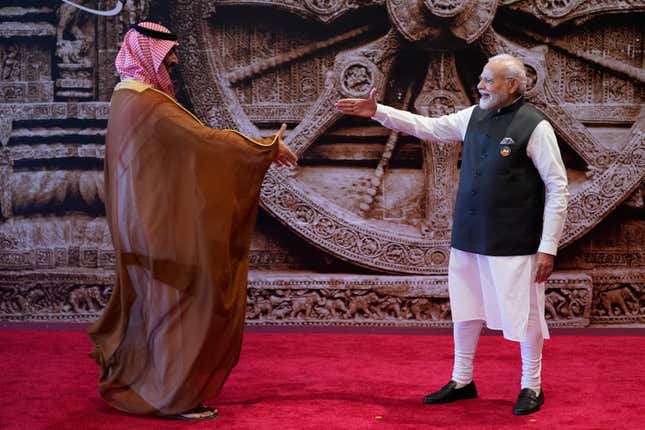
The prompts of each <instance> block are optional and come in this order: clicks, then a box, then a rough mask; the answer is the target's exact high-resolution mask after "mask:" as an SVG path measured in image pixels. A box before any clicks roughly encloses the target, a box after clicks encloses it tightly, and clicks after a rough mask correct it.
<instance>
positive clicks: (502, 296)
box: [448, 248, 549, 390]
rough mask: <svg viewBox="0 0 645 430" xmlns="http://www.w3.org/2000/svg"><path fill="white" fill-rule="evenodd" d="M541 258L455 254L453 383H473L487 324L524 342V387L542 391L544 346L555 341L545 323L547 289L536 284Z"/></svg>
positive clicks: (452, 274) (451, 267)
mask: <svg viewBox="0 0 645 430" xmlns="http://www.w3.org/2000/svg"><path fill="white" fill-rule="evenodd" d="M535 267H536V256H535V255H522V256H511V257H495V256H485V255H479V254H473V253H469V252H464V251H460V250H458V249H454V248H453V249H451V253H450V264H449V269H448V288H449V290H450V305H451V310H452V319H453V321H454V342H455V362H454V368H453V375H452V379H453V380H455V381H457V382H458V383H460V384H467V383H468V382H470V381H471V380H472V375H473V360H474V356H475V350H476V348H477V341H478V340H479V334H480V332H481V328H482V325H483V322H484V321H485V322H486V325H487V326H488V328H490V329H496V330H503V334H504V337H505V338H507V339H509V340H514V341H519V342H520V348H521V354H522V381H521V386H522V388H532V389H535V390H539V389H540V384H541V381H540V374H541V363H542V345H543V342H544V339H545V338H548V337H549V332H548V328H547V325H546V320H545V318H544V284H543V283H542V284H536V283H535V282H533V279H534V278H535Z"/></svg>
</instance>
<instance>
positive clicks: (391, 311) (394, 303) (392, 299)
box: [377, 296, 403, 319]
mask: <svg viewBox="0 0 645 430" xmlns="http://www.w3.org/2000/svg"><path fill="white" fill-rule="evenodd" d="M377 315H378V316H379V317H381V318H395V319H400V318H401V317H402V315H403V313H402V311H401V298H400V297H396V296H386V297H384V298H383V299H382V300H381V303H380V304H379V306H378V308H377Z"/></svg>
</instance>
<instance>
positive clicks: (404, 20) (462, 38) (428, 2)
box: [387, 0, 498, 49]
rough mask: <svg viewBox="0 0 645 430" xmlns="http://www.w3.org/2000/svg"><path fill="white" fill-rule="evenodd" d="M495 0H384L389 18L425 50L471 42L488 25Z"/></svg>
mask: <svg viewBox="0 0 645 430" xmlns="http://www.w3.org/2000/svg"><path fill="white" fill-rule="evenodd" d="M497 4H498V0H425V1H424V2H423V3H422V2H420V1H418V0H388V1H387V7H388V13H389V15H390V20H391V21H392V23H393V24H394V26H395V28H396V29H397V31H398V32H399V33H400V34H401V35H402V36H403V37H404V38H405V39H406V40H408V41H410V42H413V43H415V44H417V45H418V46H420V47H423V48H427V49H438V48H445V47H451V48H454V47H455V46H456V44H458V43H463V44H471V43H473V42H475V41H476V40H477V39H478V38H479V37H480V36H481V35H482V34H483V33H484V31H485V30H486V29H487V28H488V26H490V24H491V22H492V21H493V18H494V17H495V11H496V10H497Z"/></svg>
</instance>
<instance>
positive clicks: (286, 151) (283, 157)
mask: <svg viewBox="0 0 645 430" xmlns="http://www.w3.org/2000/svg"><path fill="white" fill-rule="evenodd" d="M286 130H287V124H284V123H283V124H282V127H280V130H278V133H277V134H276V136H277V138H278V153H277V154H276V156H275V158H274V159H273V162H274V163H276V164H278V165H279V166H285V167H296V166H297V165H298V156H297V155H296V154H295V153H294V152H293V151H292V150H291V148H289V147H288V146H287V145H286V144H285V143H284V140H282V135H283V134H284V132H285V131H286Z"/></svg>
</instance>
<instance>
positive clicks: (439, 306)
mask: <svg viewBox="0 0 645 430" xmlns="http://www.w3.org/2000/svg"><path fill="white" fill-rule="evenodd" d="M409 311H410V313H411V314H412V316H414V319H416V320H420V321H423V320H428V319H430V320H433V321H445V320H446V319H448V318H449V317H450V303H449V302H448V301H447V300H444V301H442V302H439V303H438V302H436V301H434V300H432V299H427V298H415V299H412V300H411V302H410V306H409Z"/></svg>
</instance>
